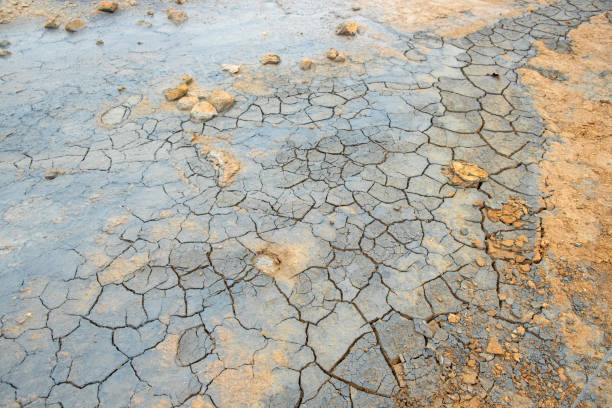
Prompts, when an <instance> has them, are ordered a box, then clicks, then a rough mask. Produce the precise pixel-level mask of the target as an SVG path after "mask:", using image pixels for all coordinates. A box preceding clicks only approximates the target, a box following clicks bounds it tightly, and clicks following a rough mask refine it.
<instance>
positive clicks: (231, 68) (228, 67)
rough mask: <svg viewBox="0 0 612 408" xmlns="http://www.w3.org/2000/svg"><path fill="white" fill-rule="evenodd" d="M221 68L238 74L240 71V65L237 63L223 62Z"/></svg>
mask: <svg viewBox="0 0 612 408" xmlns="http://www.w3.org/2000/svg"><path fill="white" fill-rule="evenodd" d="M221 70H222V71H227V72H229V73H230V74H237V73H238V72H240V65H236V64H223V65H221Z"/></svg>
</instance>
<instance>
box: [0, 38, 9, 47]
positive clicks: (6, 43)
mask: <svg viewBox="0 0 612 408" xmlns="http://www.w3.org/2000/svg"><path fill="white" fill-rule="evenodd" d="M9 45H11V42H10V41H9V40H2V41H0V48H7V47H8V46H9Z"/></svg>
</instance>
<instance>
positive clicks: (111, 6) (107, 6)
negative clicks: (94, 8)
mask: <svg viewBox="0 0 612 408" xmlns="http://www.w3.org/2000/svg"><path fill="white" fill-rule="evenodd" d="M117 7H118V5H117V3H115V2H114V1H101V2H100V3H98V10H99V11H103V12H105V13H114V12H115V11H117Z"/></svg>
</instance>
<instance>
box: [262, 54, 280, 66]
mask: <svg viewBox="0 0 612 408" xmlns="http://www.w3.org/2000/svg"><path fill="white" fill-rule="evenodd" d="M280 61H281V60H280V57H279V56H278V55H276V54H268V55H266V56H265V57H263V58H262V59H261V63H262V64H263V65H277V64H279V63H280Z"/></svg>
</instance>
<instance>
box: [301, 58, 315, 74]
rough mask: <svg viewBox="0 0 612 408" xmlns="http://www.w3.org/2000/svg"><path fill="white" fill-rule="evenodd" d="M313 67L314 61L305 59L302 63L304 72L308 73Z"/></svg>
mask: <svg viewBox="0 0 612 408" xmlns="http://www.w3.org/2000/svg"><path fill="white" fill-rule="evenodd" d="M312 65H313V62H312V60H310V58H304V59H303V60H302V62H301V63H300V68H301V69H302V71H308V70H310V69H312Z"/></svg>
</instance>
